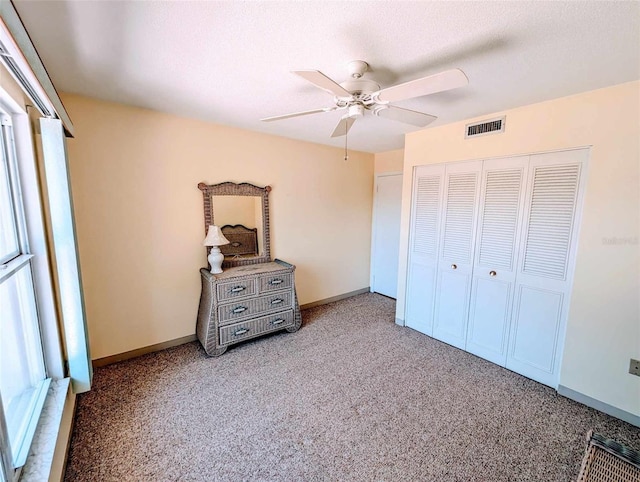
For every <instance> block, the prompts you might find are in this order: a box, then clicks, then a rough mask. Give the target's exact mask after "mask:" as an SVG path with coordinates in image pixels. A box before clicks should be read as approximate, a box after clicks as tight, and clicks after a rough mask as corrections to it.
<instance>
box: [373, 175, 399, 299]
mask: <svg viewBox="0 0 640 482" xmlns="http://www.w3.org/2000/svg"><path fill="white" fill-rule="evenodd" d="M390 176H400V177H401V178H402V176H403V171H386V172H378V173H376V174H375V175H374V177H373V179H374V182H373V206H372V207H371V211H372V215H371V216H372V217H371V251H370V253H369V292H370V293H373V271H374V256H373V255H374V253H375V252H376V235H375V234H376V228H377V227H378V208H377V206H378V180H379V179H380V178H381V177H390ZM400 205H401V208H400V209H401V210H402V195H401V196H400ZM398 248H399V246H398ZM399 256H400V254H399V253H398V257H399ZM398 277H399V272H398ZM396 296H397V294H396Z"/></svg>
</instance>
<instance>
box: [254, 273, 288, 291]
mask: <svg viewBox="0 0 640 482" xmlns="http://www.w3.org/2000/svg"><path fill="white" fill-rule="evenodd" d="M291 286H293V275H292V274H291V273H280V274H267V275H262V276H260V277H259V278H258V290H259V291H260V293H266V292H269V291H275V290H284V289H289V288H291Z"/></svg>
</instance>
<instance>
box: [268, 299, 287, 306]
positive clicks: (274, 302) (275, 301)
mask: <svg viewBox="0 0 640 482" xmlns="http://www.w3.org/2000/svg"><path fill="white" fill-rule="evenodd" d="M283 301H284V300H283V299H281V298H276V299H275V300H271V304H272V305H279V304H280V303H282V302H283Z"/></svg>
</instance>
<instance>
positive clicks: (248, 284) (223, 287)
mask: <svg viewBox="0 0 640 482" xmlns="http://www.w3.org/2000/svg"><path fill="white" fill-rule="evenodd" d="M216 289H217V291H218V300H219V301H226V300H232V299H234V298H243V297H245V296H251V295H255V294H256V280H254V279H248V280H243V281H227V282H225V283H220V284H219V285H218V286H217V287H216Z"/></svg>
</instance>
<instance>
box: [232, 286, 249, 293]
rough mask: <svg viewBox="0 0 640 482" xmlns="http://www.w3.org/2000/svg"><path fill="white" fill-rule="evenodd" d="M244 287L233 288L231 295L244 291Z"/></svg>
mask: <svg viewBox="0 0 640 482" xmlns="http://www.w3.org/2000/svg"><path fill="white" fill-rule="evenodd" d="M246 289H247V287H246V286H236V287H235V288H231V292H232V293H240V292H241V291H244V290H246Z"/></svg>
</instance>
